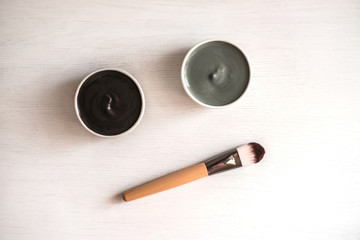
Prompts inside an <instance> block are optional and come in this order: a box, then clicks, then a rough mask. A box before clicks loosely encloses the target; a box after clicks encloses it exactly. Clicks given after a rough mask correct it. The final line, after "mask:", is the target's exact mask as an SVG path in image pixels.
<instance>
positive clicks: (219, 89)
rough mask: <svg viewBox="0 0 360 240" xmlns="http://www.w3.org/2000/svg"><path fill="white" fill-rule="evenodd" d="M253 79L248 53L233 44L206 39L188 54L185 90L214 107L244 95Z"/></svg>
mask: <svg viewBox="0 0 360 240" xmlns="http://www.w3.org/2000/svg"><path fill="white" fill-rule="evenodd" d="M249 78H250V68H249V64H248V61H247V59H246V57H245V55H244V54H243V53H242V52H241V50H240V49H239V48H237V47H236V46H234V45H233V44H231V43H228V42H224V41H220V40H215V41H207V42H204V43H202V44H200V45H198V46H196V47H195V48H193V49H192V50H190V52H189V53H188V55H187V57H185V60H184V63H183V69H182V79H183V83H184V87H185V90H186V91H187V93H188V94H189V95H190V97H192V98H193V99H194V100H195V101H196V100H197V101H198V102H200V104H201V103H202V105H205V106H210V107H220V106H224V105H228V104H230V103H232V102H234V101H236V100H237V99H239V98H240V97H241V95H242V94H243V93H244V92H245V90H246V88H247V86H248V84H249Z"/></svg>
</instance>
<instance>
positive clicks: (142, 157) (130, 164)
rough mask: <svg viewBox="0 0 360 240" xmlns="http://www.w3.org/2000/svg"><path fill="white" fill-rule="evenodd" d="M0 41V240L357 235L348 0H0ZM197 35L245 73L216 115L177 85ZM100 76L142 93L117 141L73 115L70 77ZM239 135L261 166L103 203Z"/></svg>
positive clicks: (358, 123) (354, 79)
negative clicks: (237, 55)
mask: <svg viewBox="0 0 360 240" xmlns="http://www.w3.org/2000/svg"><path fill="white" fill-rule="evenodd" d="M0 35H1V37H0V83H1V85H0V134H1V137H0V239H4V240H25V239H26V240H27V239H29V240H45V239H46V240H47V239H51V240H64V239H66V240H73V239H74V240H79V239H80V240H95V239H96V240H98V239H101V240H103V239H104V240H115V239H116V240H118V239H139V240H140V239H141V240H142V239H179V240H183V239H200V240H201V239H250V240H251V239H277V240H278V239H319V240H320V239H321V240H322V239H327V240H329V239H330V240H332V239H334V240H335V239H336V240H338V239H360V159H359V158H360V157H359V155H360V79H359V77H360V1H358V0H352V1H350V0H333V1H327V0H306V1H304V0H296V1H286V0H285V1H278V0H246V1H236V0H231V1H230V0H227V1H224V0H222V1H196V0H181V1H180V0H179V1H166V0H154V1H130V0H129V1H117V0H91V1H90V0H79V1H74V0H54V1H45V0H43V1H41V0H31V1H25V0H23V1H21V0H1V2H0ZM208 38H222V39H226V40H230V41H234V42H235V43H237V44H239V45H240V46H241V47H242V48H243V49H244V51H245V53H246V55H247V57H248V58H249V61H250V65H251V70H252V79H251V83H250V87H249V89H248V91H247V93H246V95H245V96H244V97H243V99H242V100H241V101H240V102H238V103H237V104H235V105H233V106H230V107H228V108H225V109H206V108H203V107H201V106H198V105H197V104H196V103H194V102H192V101H191V100H190V98H189V97H188V96H187V95H186V94H185V91H184V90H183V89H182V86H181V82H180V65H181V62H182V59H183V57H184V55H185V53H186V51H187V50H188V49H189V48H190V47H192V46H193V45H194V44H196V43H197V42H199V41H202V40H204V39H208ZM104 67H119V68H122V69H124V70H126V71H128V72H130V73H131V74H133V75H134V76H135V77H136V78H137V79H138V81H139V82H140V84H141V85H142V87H143V89H144V92H145V96H146V100H147V108H146V111H145V115H144V118H143V121H142V122H141V123H140V125H139V126H138V128H136V129H135V131H134V132H132V133H131V134H129V135H127V136H125V137H121V138H116V139H102V138H99V137H95V136H93V135H91V134H90V133H88V132H87V131H86V130H85V129H84V128H83V127H82V126H81V125H80V123H79V122H78V120H77V119H76V116H75V113H74V109H73V97H74V93H75V89H76V87H77V85H78V83H79V82H80V80H81V79H82V78H83V77H84V76H85V75H86V74H88V73H89V72H91V71H93V70H96V69H98V68H104ZM249 141H258V142H259V143H261V144H263V145H264V147H265V148H266V150H267V153H266V155H265V158H264V160H263V161H262V162H261V164H258V165H256V166H252V167H248V168H244V169H240V170H237V171H230V172H226V173H223V174H221V175H216V176H214V177H209V178H206V179H203V180H199V181H197V182H194V183H191V184H188V185H186V186H182V187H180V188H176V189H173V190H170V191H167V192H163V193H160V194H157V195H153V196H151V197H148V198H144V199H141V200H137V201H134V202H131V203H123V202H120V203H119V202H117V201H116V198H114V195H116V194H117V193H120V192H121V191H123V190H126V189H128V188H130V187H133V186H135V185H137V184H140V183H143V182H145V181H148V180H151V179H153V178H156V177H158V176H161V175H163V174H166V173H169V172H171V171H174V170H177V169H179V168H182V167H186V166H189V165H191V164H194V163H197V162H199V161H202V160H205V159H206V158H208V157H211V156H213V155H214V154H216V153H220V152H221V151H223V150H227V149H228V148H231V147H235V146H237V145H240V144H243V143H247V142H249Z"/></svg>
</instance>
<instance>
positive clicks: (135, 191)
mask: <svg viewBox="0 0 360 240" xmlns="http://www.w3.org/2000/svg"><path fill="white" fill-rule="evenodd" d="M206 176H208V172H207V169H206V166H205V163H203V162H202V163H199V164H196V165H194V166H191V167H187V168H184V169H181V170H179V171H177V172H174V173H170V174H169V175H166V176H163V177H160V178H158V179H155V180H153V181H151V182H148V183H145V184H143V185H140V186H138V187H135V188H132V189H130V190H128V191H126V192H124V194H123V198H124V200H125V201H126V202H129V201H132V200H135V199H138V198H142V197H146V196H148V195H151V194H154V193H158V192H161V191H165V190H168V189H170V188H174V187H177V186H180V185H183V184H185V183H189V182H192V181H195V180H197V179H199V178H203V177H206Z"/></svg>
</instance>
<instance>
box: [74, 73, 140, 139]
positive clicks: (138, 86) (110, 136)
mask: <svg viewBox="0 0 360 240" xmlns="http://www.w3.org/2000/svg"><path fill="white" fill-rule="evenodd" d="M102 71H116V72H120V73H122V74H125V75H126V76H128V77H129V78H130V79H131V80H132V81H133V82H134V83H135V84H136V86H137V88H138V89H139V92H140V96H141V103H142V105H141V111H140V115H139V117H138V119H137V120H136V122H135V123H134V125H132V126H131V128H129V129H128V130H126V131H125V132H122V133H119V134H116V135H102V134H100V133H97V132H94V131H93V130H91V129H90V128H88V126H86V124H85V123H84V122H83V120H82V119H81V117H80V113H79V108H78V105H77V98H78V95H79V91H80V88H81V87H82V85H83V84H84V82H85V81H86V80H87V79H88V78H89V77H90V76H92V75H94V74H95V73H98V72H102ZM74 105H75V113H76V116H77V118H78V119H79V121H80V123H81V125H83V127H84V128H85V129H86V130H88V131H89V132H90V133H92V134H94V135H96V136H98V137H103V138H114V137H119V136H123V135H126V134H128V133H130V132H131V131H132V130H134V129H135V128H136V127H137V125H139V123H140V121H141V119H142V118H143V116H144V112H145V96H144V92H143V90H142V88H141V86H140V83H139V82H138V81H137V80H136V78H135V77H134V76H132V75H131V74H130V73H128V72H126V71H124V70H121V69H118V68H101V69H98V70H95V71H93V72H92V73H90V74H88V75H87V76H86V77H84V78H83V80H81V82H80V84H79V86H78V87H77V89H76V93H75V98H74Z"/></svg>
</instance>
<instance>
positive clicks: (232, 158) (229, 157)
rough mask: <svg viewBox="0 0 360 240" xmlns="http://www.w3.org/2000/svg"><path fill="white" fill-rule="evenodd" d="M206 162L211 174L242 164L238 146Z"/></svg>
mask: <svg viewBox="0 0 360 240" xmlns="http://www.w3.org/2000/svg"><path fill="white" fill-rule="evenodd" d="M204 163H205V166H206V168H207V171H208V174H209V175H211V174H214V173H219V172H223V171H226V170H229V169H234V168H238V167H241V166H242V164H241V161H240V157H239V153H238V152H237V150H236V148H234V149H232V150H229V151H227V152H224V153H222V154H220V155H218V156H215V157H213V158H210V159H209V160H206V161H205V162H204Z"/></svg>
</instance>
